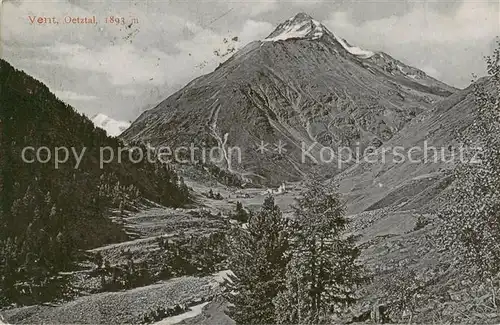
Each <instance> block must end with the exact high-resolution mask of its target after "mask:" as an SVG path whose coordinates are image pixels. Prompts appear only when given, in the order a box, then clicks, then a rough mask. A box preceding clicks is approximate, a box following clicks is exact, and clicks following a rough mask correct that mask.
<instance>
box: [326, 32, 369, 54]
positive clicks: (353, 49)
mask: <svg viewBox="0 0 500 325" xmlns="http://www.w3.org/2000/svg"><path fill="white" fill-rule="evenodd" d="M335 39H336V40H337V42H339V43H340V45H342V47H343V48H344V49H345V50H346V51H347V52H349V53H351V54H352V55H355V56H358V57H360V58H362V59H369V58H371V57H372V56H373V55H375V52H372V51H367V50H363V49H361V48H359V47H357V46H351V45H349V44H348V43H347V42H346V41H345V40H344V39H342V38H340V37H338V36H336V35H335Z"/></svg>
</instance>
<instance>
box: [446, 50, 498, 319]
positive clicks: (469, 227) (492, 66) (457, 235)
mask: <svg viewBox="0 0 500 325" xmlns="http://www.w3.org/2000/svg"><path fill="white" fill-rule="evenodd" d="M486 62H487V69H488V74H489V77H488V78H485V79H483V80H479V81H478V82H476V83H475V84H474V98H475V108H476V112H475V120H474V124H473V125H472V126H471V127H470V128H469V129H468V130H466V131H464V132H463V133H462V140H463V142H464V144H465V145H473V146H474V147H480V148H482V153H481V163H478V164H477V163H463V164H462V165H460V166H458V168H457V169H456V170H455V175H454V176H455V181H454V183H453V185H452V187H451V190H450V191H449V195H448V199H449V201H450V204H448V205H447V206H446V207H445V208H444V209H443V210H442V211H440V213H439V216H440V219H441V220H442V221H443V222H442V225H441V232H440V236H439V240H440V241H441V244H444V247H445V248H446V249H447V250H448V251H450V252H452V254H454V258H455V259H454V260H455V261H456V262H458V263H459V267H460V269H461V272H464V273H463V274H467V275H469V276H470V278H471V279H475V280H476V281H475V282H476V283H486V284H488V287H490V288H491V291H490V292H491V305H492V307H493V308H494V309H495V310H496V311H497V313H499V312H500V309H499V304H498V301H497V297H496V292H497V290H498V288H499V287H500V151H499V149H498V148H500V66H499V64H500V43H499V44H498V47H497V49H496V50H495V51H494V53H493V55H492V56H489V57H487V58H486Z"/></svg>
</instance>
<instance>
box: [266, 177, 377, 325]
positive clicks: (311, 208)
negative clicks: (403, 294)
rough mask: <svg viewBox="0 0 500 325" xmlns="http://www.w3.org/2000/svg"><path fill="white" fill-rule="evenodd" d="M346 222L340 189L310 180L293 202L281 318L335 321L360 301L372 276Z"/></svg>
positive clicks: (277, 301) (279, 308)
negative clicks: (361, 290) (362, 262)
mask: <svg viewBox="0 0 500 325" xmlns="http://www.w3.org/2000/svg"><path fill="white" fill-rule="evenodd" d="M347 223H348V222H347V219H346V218H345V217H344V205H343V203H342V202H341V199H340V197H339V195H338V194H337V193H336V192H334V191H333V190H332V189H331V188H329V187H328V186H325V185H324V184H321V183H320V182H318V181H314V180H313V181H309V183H308V184H307V189H306V191H305V192H304V194H303V196H302V197H300V198H299V199H297V205H296V206H295V208H294V222H293V224H292V227H291V229H292V234H293V236H292V237H291V250H290V251H291V261H290V263H289V264H288V266H287V269H286V289H285V290H284V291H283V292H282V293H280V294H279V296H278V297H277V298H276V299H275V304H276V320H277V322H278V323H281V324H320V323H331V317H332V316H333V315H335V314H337V313H340V312H341V311H342V310H343V309H344V308H345V307H346V306H347V305H349V304H352V303H354V302H355V301H356V288H357V286H358V285H360V284H362V283H363V282H365V281H366V280H367V279H368V278H367V276H366V271H365V269H364V268H363V267H362V266H361V265H360V264H359V263H358V262H357V259H358V257H359V255H360V250H359V249H358V248H357V247H356V246H355V243H354V239H353V238H352V237H349V236H347V235H346V234H345V231H346V227H347Z"/></svg>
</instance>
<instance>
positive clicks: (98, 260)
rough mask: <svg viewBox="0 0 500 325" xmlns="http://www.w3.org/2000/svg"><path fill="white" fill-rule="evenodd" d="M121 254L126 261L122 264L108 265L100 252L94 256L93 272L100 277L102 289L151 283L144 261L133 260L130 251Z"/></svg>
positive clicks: (117, 288)
mask: <svg viewBox="0 0 500 325" xmlns="http://www.w3.org/2000/svg"><path fill="white" fill-rule="evenodd" d="M123 255H124V256H125V258H126V263H125V264H123V265H110V263H109V261H107V260H105V259H104V258H103V256H102V255H101V253H100V252H98V253H97V254H96V255H95V256H94V258H93V261H94V263H95V265H96V269H95V270H94V272H93V273H94V275H96V276H98V277H99V278H100V281H101V290H102V291H119V290H123V289H131V288H136V287H142V286H145V285H149V284H151V283H152V281H153V279H152V277H151V274H150V268H149V265H148V263H147V262H146V261H141V262H135V261H134V259H133V256H132V254H131V253H130V251H126V252H124V254H123Z"/></svg>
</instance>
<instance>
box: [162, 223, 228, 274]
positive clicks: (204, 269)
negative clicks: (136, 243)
mask: <svg viewBox="0 0 500 325" xmlns="http://www.w3.org/2000/svg"><path fill="white" fill-rule="evenodd" d="M158 246H159V247H160V249H161V254H160V256H159V257H158V261H159V262H158V265H159V267H160V269H159V274H158V279H160V280H167V279H170V278H174V277H179V276H183V275H199V276H203V275H209V274H212V273H214V272H217V271H220V270H223V269H224V265H225V261H226V259H227V245H226V235H225V232H224V231H222V230H221V231H219V232H213V233H210V234H207V235H204V236H188V237H185V238H178V239H176V240H170V241H169V240H168V239H164V238H160V239H159V240H158Z"/></svg>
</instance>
